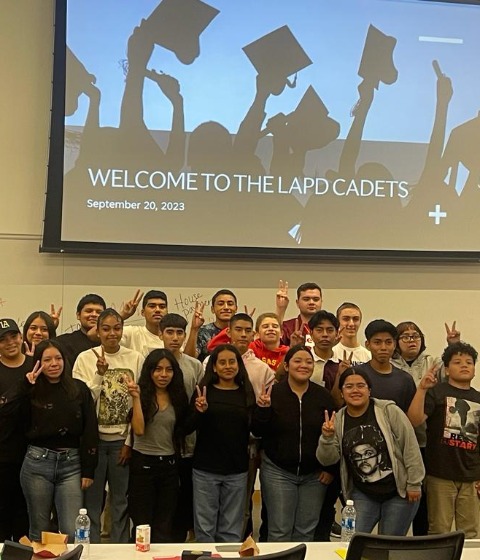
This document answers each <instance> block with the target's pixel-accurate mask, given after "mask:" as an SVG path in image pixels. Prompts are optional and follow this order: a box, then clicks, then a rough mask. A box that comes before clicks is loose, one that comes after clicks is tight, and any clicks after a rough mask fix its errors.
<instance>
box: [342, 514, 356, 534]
mask: <svg viewBox="0 0 480 560" xmlns="http://www.w3.org/2000/svg"><path fill="white" fill-rule="evenodd" d="M342 528H343V529H347V531H355V519H354V518H353V517H346V518H344V519H342Z"/></svg>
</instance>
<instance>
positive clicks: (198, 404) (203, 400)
mask: <svg viewBox="0 0 480 560" xmlns="http://www.w3.org/2000/svg"><path fill="white" fill-rule="evenodd" d="M195 408H196V409H197V410H198V412H205V411H206V410H207V408H208V403H207V387H206V386H205V387H203V390H200V387H199V386H198V385H197V398H196V399H195Z"/></svg>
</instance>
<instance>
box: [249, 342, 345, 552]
mask: <svg viewBox="0 0 480 560" xmlns="http://www.w3.org/2000/svg"><path fill="white" fill-rule="evenodd" d="M284 367H285V370H286V372H287V378H286V380H284V381H282V382H281V383H278V384H276V385H274V386H273V387H272V386H270V387H269V388H268V389H265V390H264V391H263V392H262V394H261V395H260V396H259V397H258V399H257V407H256V408H255V411H254V415H253V424H252V432H253V433H254V435H256V436H260V437H262V440H263V448H264V452H263V455H262V464H261V467H260V480H261V484H262V494H263V497H264V500H265V503H266V507H267V512H268V540H269V541H272V542H278V541H284V542H295V541H312V540H313V536H314V532H315V528H316V526H317V523H318V519H319V515H320V510H321V507H322V503H323V499H324V496H325V492H326V489H327V485H328V484H330V482H331V481H332V480H333V476H332V474H331V472H333V471H334V469H331V468H324V467H323V466H322V465H321V464H320V463H319V462H318V461H317V459H316V457H315V451H316V448H317V443H318V438H319V437H320V433H321V429H322V424H323V415H324V411H329V412H332V411H333V410H334V403H333V400H332V398H331V396H330V394H329V392H328V391H327V390H326V389H325V388H324V387H321V386H320V385H318V384H316V383H313V382H311V381H310V378H311V376H312V374H313V367H314V360H313V356H312V354H311V351H310V349H309V348H307V347H306V346H301V345H298V346H293V347H292V348H290V349H289V351H288V352H287V354H286V355H285V360H284Z"/></svg>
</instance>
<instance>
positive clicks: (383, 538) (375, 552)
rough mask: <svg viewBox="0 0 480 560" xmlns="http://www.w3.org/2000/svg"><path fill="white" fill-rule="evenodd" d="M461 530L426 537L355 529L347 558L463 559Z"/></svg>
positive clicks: (397, 559) (364, 559)
mask: <svg viewBox="0 0 480 560" xmlns="http://www.w3.org/2000/svg"><path fill="white" fill-rule="evenodd" d="M464 540H465V534H464V533H463V532H462V531H456V532H454V533H446V534H443V535H428V536H425V537H392V536H387V535H371V534H367V533H355V534H354V535H353V537H352V540H351V541H350V545H349V547H348V552H347V556H346V559H345V560H460V556H461V555H462V549H463V541H464Z"/></svg>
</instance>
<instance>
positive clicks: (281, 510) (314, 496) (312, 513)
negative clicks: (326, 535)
mask: <svg viewBox="0 0 480 560" xmlns="http://www.w3.org/2000/svg"><path fill="white" fill-rule="evenodd" d="M318 476H319V473H318V472H314V473H311V474H305V475H295V474H292V473H290V472H288V471H286V470H284V469H281V468H279V467H277V466H276V465H275V464H274V463H272V461H270V459H269V458H268V457H267V456H266V455H265V454H263V457H262V466H261V467H260V483H261V488H262V495H263V497H264V499H265V503H266V505H267V511H268V540H269V541H270V542H300V541H307V542H308V541H313V536H314V534H315V528H316V526H317V523H318V518H319V516H320V510H321V509H322V504H323V500H324V498H325V493H326V491H327V486H326V485H325V484H322V483H321V482H320V481H319V480H318Z"/></svg>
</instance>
